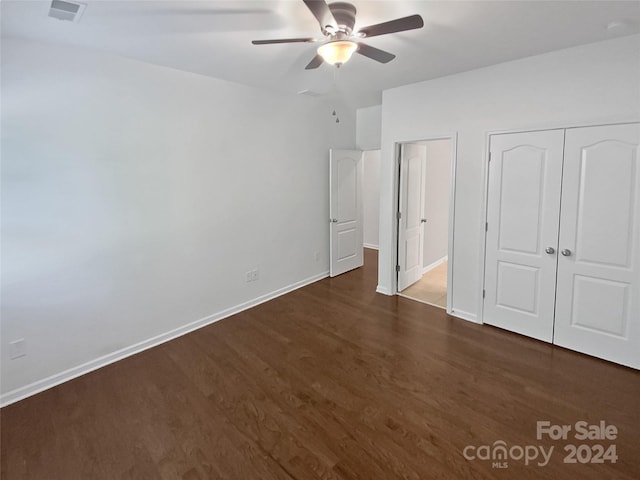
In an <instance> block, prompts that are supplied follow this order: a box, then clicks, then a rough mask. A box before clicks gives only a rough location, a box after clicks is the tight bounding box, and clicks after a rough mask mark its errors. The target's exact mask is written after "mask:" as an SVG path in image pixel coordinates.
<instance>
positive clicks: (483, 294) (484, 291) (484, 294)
mask: <svg viewBox="0 0 640 480" xmlns="http://www.w3.org/2000/svg"><path fill="white" fill-rule="evenodd" d="M486 294H487V291H486V290H482V298H484V297H485V296H486Z"/></svg>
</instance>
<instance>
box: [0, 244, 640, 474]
mask: <svg viewBox="0 0 640 480" xmlns="http://www.w3.org/2000/svg"><path fill="white" fill-rule="evenodd" d="M376 261H377V258H376V256H375V252H372V251H367V254H366V262H367V263H366V266H365V267H364V268H361V269H358V270H356V271H353V272H350V273H347V274H345V275H342V276H340V277H337V278H333V279H326V280H322V281H320V282H317V283H315V284H313V285H310V286H308V287H305V288H302V289H300V290H297V291H295V292H293V293H290V294H288V295H285V296H283V297H280V298H278V299H275V300H273V301H271V302H268V303H265V304H263V305H261V306H258V307H256V308H253V309H251V310H248V311H246V312H244V313H241V314H239V315H235V316H233V317H231V318H228V319H226V320H223V321H220V322H218V323H216V324H213V325H211V326H209V327H206V328H203V329H201V330H199V331H197V332H194V333H192V334H189V335H186V336H184V337H181V338H179V339H177V340H174V341H171V342H169V343H166V344H164V345H161V346H159V347H156V348H153V349H151V350H148V351H146V352H143V353H141V354H138V355H135V356H133V357H130V358H128V359H126V360H123V361H120V362H117V363H115V364H113V365H110V366H107V367H105V368H102V369H100V370H98V371H96V372H93V373H90V374H87V375H85V376H83V377H80V378H78V379H76V380H73V381H70V382H67V383H65V384H63V385H60V386H58V387H56V388H53V389H50V390H48V391H46V392H43V393H41V394H39V395H35V396H33V397H31V398H28V399H26V400H23V401H21V402H18V403H16V404H13V405H10V406H8V407H5V408H3V409H2V411H1V412H0V415H1V429H2V433H1V440H2V443H1V452H2V470H1V472H2V475H1V476H2V479H4V480H14V479H52V480H75V479H91V480H93V479H109V480H112V479H184V480H195V479H209V478H216V479H217V478H220V479H234V480H252V479H256V480H262V479H265V480H266V479H298V480H313V479H327V480H328V479H366V480H378V479H379V480H391V479H416V480H417V479H431V478H434V479H464V478H471V479H491V478H496V479H501V478H513V479H532V478H541V479H564V478H566V479H586V480H589V479H594V480H596V479H597V480H603V479H629V480H631V479H633V480H636V479H638V478H640V462H639V461H638V458H640V413H639V412H640V372H637V371H634V370H631V369H627V368H624V367H620V366H617V365H613V364H610V363H607V362H604V361H600V360H597V359H594V358H590V357H587V356H584V355H580V354H577V353H574V352H570V351H567V350H563V349H561V348H557V347H553V346H551V345H548V344H545V343H542V342H538V341H534V340H530V339H528V338H525V337H521V336H518V335H515V334H511V333H508V332H505V331H502V330H499V329H495V328H492V327H488V326H480V325H475V324H472V323H469V322H466V321H463V320H458V319H455V318H451V317H447V315H446V314H445V313H444V311H443V310H441V309H438V308H434V307H430V306H428V305H424V304H422V303H418V302H414V301H412V300H408V299H405V298H400V297H387V296H383V295H379V294H376V293H375V287H376V276H377V271H376ZM545 420H547V421H550V422H551V423H552V424H568V425H574V424H575V423H576V422H578V421H581V420H585V421H587V422H589V423H590V424H598V423H599V422H600V421H601V420H603V421H605V422H606V423H607V424H612V425H615V426H616V427H617V429H618V435H617V438H616V439H615V440H603V441H594V440H589V441H578V440H576V439H574V437H573V435H574V431H573V430H572V431H571V432H570V433H569V437H568V440H566V441H564V440H557V441H553V440H550V439H549V438H547V437H545V438H544V439H542V440H537V439H536V422H537V421H545ZM500 440H502V441H504V442H505V443H506V445H507V448H508V449H512V453H513V457H515V458H512V457H511V456H510V457H509V458H508V459H507V465H508V468H492V461H491V460H480V459H477V458H476V459H473V460H467V459H466V458H465V457H464V456H463V451H464V449H465V447H466V446H474V447H481V446H482V445H489V446H490V447H493V446H494V442H497V441H500ZM583 443H585V444H587V445H588V447H591V446H592V445H595V444H601V445H603V447H604V448H605V449H606V448H607V447H609V446H610V445H615V448H616V453H617V457H618V458H617V462H616V463H615V464H613V463H609V462H608V461H605V463H587V464H581V463H574V464H566V463H563V459H564V458H565V456H566V455H567V452H566V451H565V450H564V447H565V445H567V444H574V445H576V446H578V445H580V444H583ZM527 446H530V447H531V448H530V449H529V450H530V454H531V456H533V449H534V448H536V449H538V450H539V447H540V446H542V447H544V448H545V451H548V449H549V448H550V447H554V451H553V453H552V455H551V459H550V461H549V463H548V465H546V466H538V462H540V461H542V455H541V454H539V457H538V458H537V459H536V460H534V461H533V462H531V463H530V464H529V465H525V460H524V459H517V457H518V453H519V450H518V448H515V449H513V447H523V448H525V447H527ZM585 448H587V447H584V448H583V449H582V450H581V455H582V457H580V458H581V459H583V460H584V459H587V458H588V457H586V455H591V451H592V450H591V448H587V449H588V451H587V450H585ZM594 449H596V450H597V448H596V447H594ZM467 452H468V453H469V454H471V453H474V452H476V451H475V450H472V449H468V450H467ZM481 452H483V449H482V448H481V449H480V450H478V451H477V452H476V453H477V454H478V455H480V456H483V454H482V453H481Z"/></svg>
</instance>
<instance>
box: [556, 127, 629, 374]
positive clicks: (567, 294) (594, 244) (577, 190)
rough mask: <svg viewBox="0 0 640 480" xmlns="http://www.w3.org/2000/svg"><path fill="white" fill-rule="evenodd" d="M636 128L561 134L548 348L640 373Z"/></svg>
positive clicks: (587, 130) (585, 129)
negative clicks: (557, 347) (558, 212)
mask: <svg viewBox="0 0 640 480" xmlns="http://www.w3.org/2000/svg"><path fill="white" fill-rule="evenodd" d="M639 144H640V125H638V124H628V125H614V126H603V127H588V128H575V129H569V130H567V134H566V144H565V159H564V181H563V187H562V214H561V228H560V242H559V247H560V250H561V252H562V254H561V255H560V256H559V260H558V288H557V300H556V322H555V332H554V343H556V344H557V345H561V346H563V347H567V348H570V349H572V350H577V351H580V352H584V353H588V354H590V355H594V356H597V357H600V358H604V359H607V360H611V361H614V362H616V363H621V364H623V365H628V366H631V367H635V368H640V234H639V231H640V230H639V229H640V225H639V224H640V165H639V164H638V162H639V160H638V155H639V148H638V145H639Z"/></svg>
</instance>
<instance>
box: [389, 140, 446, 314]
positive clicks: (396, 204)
mask: <svg viewBox="0 0 640 480" xmlns="http://www.w3.org/2000/svg"><path fill="white" fill-rule="evenodd" d="M433 140H449V141H450V142H451V173H450V179H449V224H448V228H447V230H448V231H447V237H448V242H447V243H448V244H447V258H448V263H447V313H448V314H450V315H452V314H453V315H456V313H455V312H453V264H454V231H455V229H454V223H455V199H456V168H457V162H458V132H446V133H442V134H435V135H428V136H425V137H422V138H419V139H406V140H396V141H395V142H394V147H393V148H394V152H393V155H394V160H393V161H394V164H393V167H394V168H393V171H394V189H395V191H394V192H393V212H395V213H394V216H395V217H396V220H395V222H396V226H395V229H394V230H393V233H394V239H393V245H392V251H393V258H394V269H395V265H398V252H399V235H398V233H399V232H398V229H399V226H400V225H399V220H398V218H397V216H396V213H397V212H398V211H399V210H400V160H401V155H400V154H401V145H402V144H403V143H419V142H429V141H433ZM392 288H393V294H394V295H397V296H402V294H401V293H400V292H398V272H397V271H395V275H393V282H392Z"/></svg>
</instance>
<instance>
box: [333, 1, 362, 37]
mask: <svg viewBox="0 0 640 480" xmlns="http://www.w3.org/2000/svg"><path fill="white" fill-rule="evenodd" d="M329 10H331V13H332V14H333V18H335V19H336V22H337V23H338V29H339V30H341V31H343V32H345V33H347V34H349V35H350V34H351V33H352V32H353V27H354V26H355V24H356V7H354V6H353V5H351V4H350V3H347V2H334V3H330V4H329Z"/></svg>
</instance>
